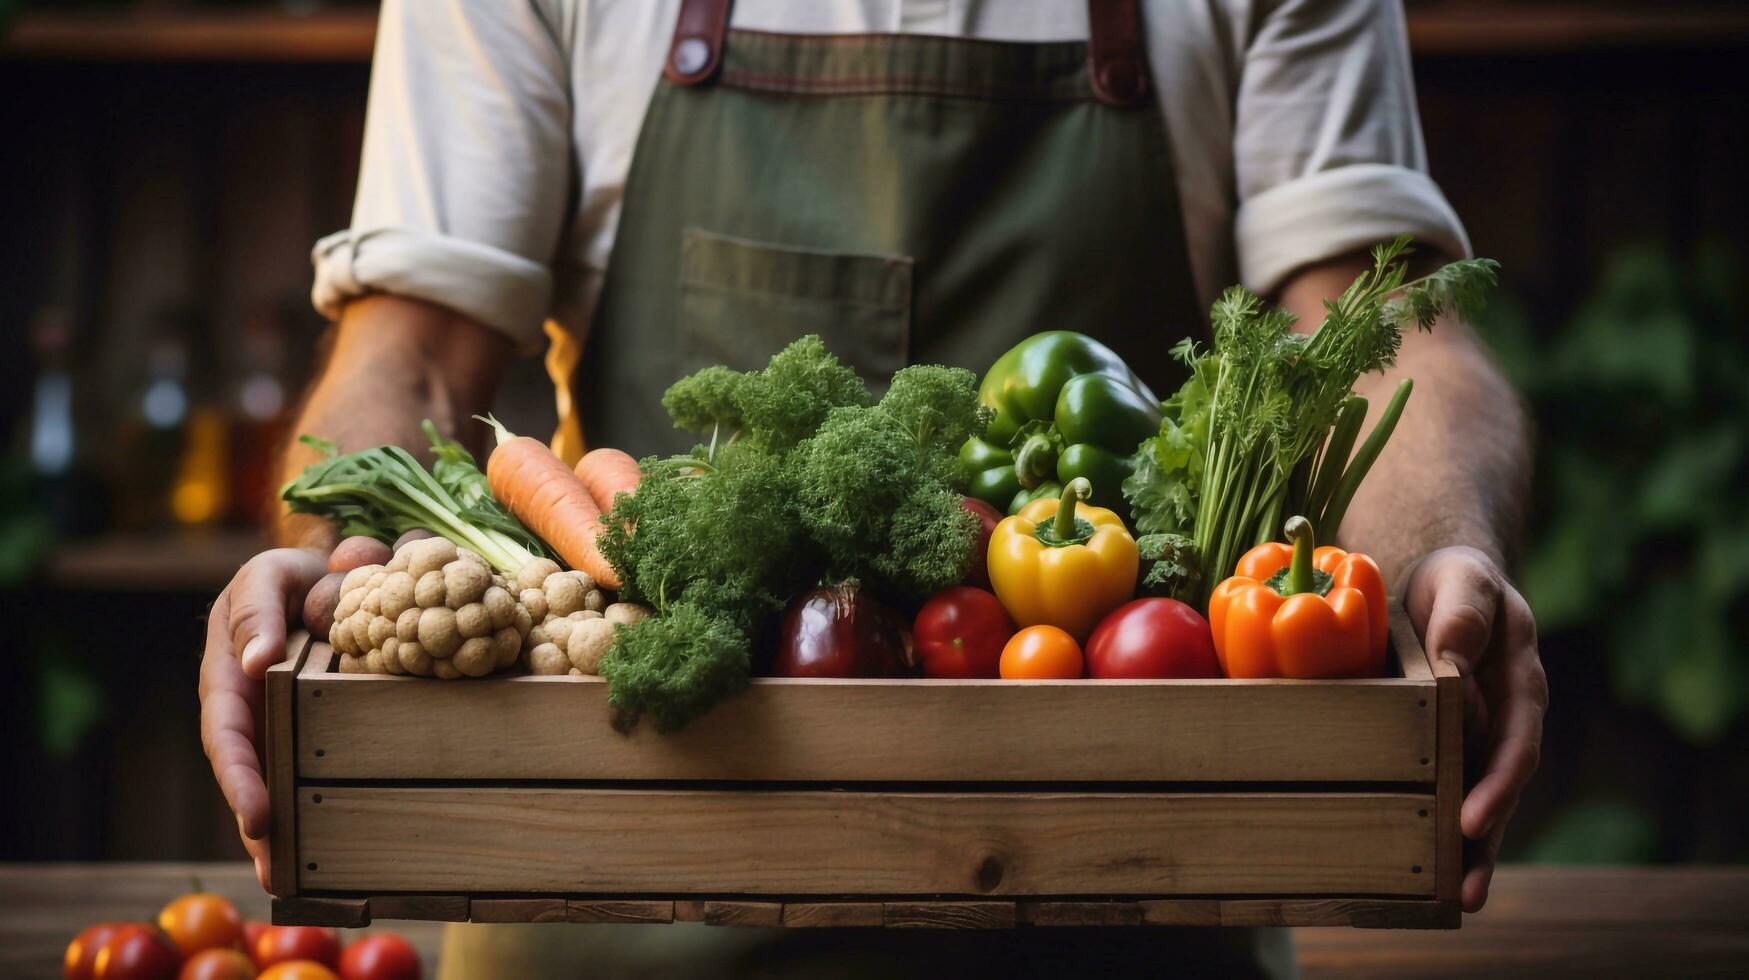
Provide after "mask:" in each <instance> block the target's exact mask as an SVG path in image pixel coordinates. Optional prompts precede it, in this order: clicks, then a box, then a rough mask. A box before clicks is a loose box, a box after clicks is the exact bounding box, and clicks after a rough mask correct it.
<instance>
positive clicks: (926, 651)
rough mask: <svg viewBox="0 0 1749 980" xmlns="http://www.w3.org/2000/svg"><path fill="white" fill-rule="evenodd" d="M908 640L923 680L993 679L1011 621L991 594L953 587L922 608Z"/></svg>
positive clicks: (930, 600) (936, 595)
mask: <svg viewBox="0 0 1749 980" xmlns="http://www.w3.org/2000/svg"><path fill="white" fill-rule="evenodd" d="M979 503H983V501H979ZM986 506H988V505H986ZM912 634H913V635H912V645H913V646H914V647H915V648H916V650H917V656H918V657H919V658H920V659H922V661H923V675H924V676H925V677H959V678H965V677H995V676H997V664H998V663H999V662H1000V661H1001V660H1002V647H1003V645H1004V644H1006V643H1007V642H1008V638H1009V637H1011V636H1013V635H1014V621H1013V620H1011V619H1009V618H1008V611H1007V610H1005V609H1003V608H1002V602H1001V600H999V599H997V598H996V596H995V595H993V594H992V593H989V592H986V591H984V590H983V589H974V588H972V587H971V586H969V585H956V586H954V587H953V588H949V589H942V590H941V591H940V592H937V593H936V594H935V595H933V596H931V597H930V598H929V601H928V602H926V603H924V604H923V608H922V609H920V610H918V612H917V622H916V624H915V626H914V627H913V629H912Z"/></svg>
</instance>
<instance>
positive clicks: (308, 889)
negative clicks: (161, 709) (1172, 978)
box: [266, 606, 1463, 928]
mask: <svg viewBox="0 0 1749 980" xmlns="http://www.w3.org/2000/svg"><path fill="white" fill-rule="evenodd" d="M1391 635H1392V658H1391V664H1392V667H1391V674H1392V675H1393V676H1389V677H1385V678H1379V679H1372V680H1347V681H1288V680H1248V681H1244V680H1208V681H1060V682H1059V681H1040V682H1027V683H1014V682H1005V681H929V680H903V681H889V680H789V679H777V678H771V679H761V680H756V681H754V682H753V684H752V687H751V688H750V689H749V690H748V691H747V692H746V693H745V694H743V695H741V696H739V697H737V698H734V699H733V700H731V701H728V702H725V703H724V704H722V705H720V706H718V707H717V708H716V709H714V710H713V711H711V712H710V713H709V714H708V715H706V716H705V717H704V718H702V719H700V720H698V721H697V722H694V723H693V725H692V726H691V727H689V728H687V729H686V730H685V731H683V732H680V733H677V734H673V735H658V734H656V733H655V732H654V731H653V730H652V728H651V727H650V726H648V725H643V726H639V727H638V728H636V729H635V730H633V731H632V732H631V733H629V734H625V733H621V732H620V731H617V730H615V728H614V727H613V726H612V724H611V723H610V722H611V717H612V712H611V709H610V708H609V707H608V704H607V689H606V685H605V684H604V683H602V682H601V681H600V680H598V679H596V678H593V677H587V678H585V677H507V678H501V679H492V680H484V681H472V682H460V681H434V680H423V679H416V678H409V677H390V676H378V675H367V674H341V673H338V672H336V670H335V658H334V656H333V654H332V652H331V651H330V650H329V648H328V647H327V646H326V645H324V644H321V643H312V642H309V641H308V639H307V638H300V639H297V640H295V641H294V643H293V646H292V656H291V657H290V658H289V659H288V660H287V662H286V663H284V664H281V665H279V666H276V667H274V668H273V669H272V670H271V671H270V672H269V674H268V681H267V718H266V720H267V731H268V738H267V771H268V781H269V790H270V794H271V797H272V802H273V820H274V823H273V892H274V894H275V895H276V896H277V898H276V899H275V902H274V921H276V922H281V923H302V924H312V925H342V926H352V925H360V924H364V923H366V922H368V921H370V920H371V919H373V918H377V919H381V918H413V919H438V920H451V921H465V920H472V921H475V922H545V921H566V922H671V921H676V920H679V921H702V922H708V923H716V924H722V925H765V926H771V925H784V926H795V927H801V926H873V925H882V926H889V927H916V926H924V927H930V926H934V927H971V928H982V927H1011V926H1018V925H1036V926H1068V925H1120V924H1124V925H1353V926H1362V927H1375V928H1390V927H1410V928H1456V927H1457V926H1458V924H1459V913H1458V906H1457V897H1458V883H1459V881H1460V880H1461V877H1462V867H1461V862H1462V848H1461V846H1460V840H1459V831H1458V806H1459V803H1460V800H1461V793H1462V775H1461V774H1462V765H1461V758H1460V752H1461V741H1462V740H1461V725H1462V716H1463V707H1462V691H1461V688H1460V686H1459V681H1458V677H1457V674H1456V671H1455V670H1454V669H1452V668H1451V667H1450V665H1448V664H1445V663H1443V662H1440V663H1431V662H1429V660H1428V658H1427V656H1426V654H1425V652H1424V651H1423V650H1422V649H1421V646H1420V644H1419V642H1417V640H1416V639H1415V636H1414V631H1413V630H1412V629H1410V628H1409V626H1408V624H1407V622H1406V620H1404V619H1403V617H1402V614H1401V611H1400V609H1398V608H1397V607H1395V606H1393V624H1392V632H1391Z"/></svg>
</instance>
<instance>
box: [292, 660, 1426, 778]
mask: <svg viewBox="0 0 1749 980" xmlns="http://www.w3.org/2000/svg"><path fill="white" fill-rule="evenodd" d="M1433 691H1434V684H1433V682H1432V680H1431V679H1429V680H1425V681H1416V680H1410V679H1406V678H1394V679H1381V680H1365V681H1342V682H1335V683H1316V682H1306V681H1268V680H1263V681H1228V680H1222V681H1064V682H1049V681H1046V682H1033V683H1026V684H1016V683H1013V682H1004V681H920V680H906V681H868V680H838V681H833V680H808V681H794V680H780V679H762V680H756V681H754V682H753V685H752V686H751V687H750V688H749V689H748V690H747V691H746V692H745V693H743V694H741V695H739V696H737V697H734V698H731V699H730V700H728V701H726V702H724V703H722V704H720V705H718V706H717V707H715V708H714V709H712V710H711V712H710V713H709V714H707V715H705V716H704V717H703V718H700V719H698V720H697V721H695V722H693V723H692V725H691V726H689V727H688V728H686V729H685V730H684V731H681V732H677V733H673V734H668V735H661V734H657V733H656V732H655V731H654V729H653V727H652V726H650V725H640V726H638V727H637V728H636V729H635V730H634V731H633V732H632V733H631V734H629V735H627V734H622V733H620V732H618V731H616V730H615V729H614V728H613V727H612V725H611V724H610V723H609V717H610V713H611V712H610V709H609V707H608V705H607V685H606V684H604V683H602V682H601V681H599V680H597V679H596V678H580V677H518V678H508V679H503V680H488V681H477V682H468V683H463V682H453V683H438V682H434V681H429V680H423V679H414V678H404V677H388V676H378V675H370V674H325V675H312V674H310V673H307V672H306V673H305V674H304V675H303V677H301V678H300V679H299V684H298V704H297V707H298V732H299V735H298V740H299V753H298V776H299V778H300V779H303V780H318V781H319V780H326V779H441V780H445V781H463V780H487V781H506V780H514V779H550V780H607V779H614V780H618V779H663V780H688V781H693V780H725V781H815V782H849V781H870V782H907V783H913V782H933V781H944V782H969V781H1004V780H1006V781H1023V782H1056V781H1068V780H1086V781H1138V780H1146V781H1181V782H1196V781H1229V782H1231V781H1248V782H1263V781H1310V780H1320V781H1347V782H1425V783H1431V782H1432V781H1433V778H1434V767H1433V766H1432V764H1431V763H1430V762H1425V761H1423V760H1429V759H1431V758H1432V756H1433V754H1434V743H1435V738H1436V733H1435V726H1434V718H1435V711H1434V710H1433V708H1432V707H1431V705H1432V700H1433ZM435 719H442V721H441V722H437V721H435ZM1016 732H1024V733H1026V738H1027V740H1028V742H1029V743H1031V744H1034V745H1038V746H1048V747H1049V751H1029V752H1016V751H1014V742H1013V740H1014V736H1015V733H1016Z"/></svg>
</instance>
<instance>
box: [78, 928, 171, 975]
mask: <svg viewBox="0 0 1749 980" xmlns="http://www.w3.org/2000/svg"><path fill="white" fill-rule="evenodd" d="M181 966H182V954H180V953H178V952H176V946H175V944H173V943H171V942H170V939H169V937H167V936H165V935H164V934H163V933H162V932H159V931H158V929H157V928H156V927H154V926H149V925H147V924H145V923H144V922H129V923H127V924H125V925H123V926H121V927H119V928H117V929H116V930H115V933H114V934H113V935H111V936H110V937H109V941H108V942H106V943H104V944H103V948H102V949H100V950H98V951H97V961H96V962H95V963H94V964H92V970H91V977H92V980H175V978H176V971H177V970H178V969H180V968H181Z"/></svg>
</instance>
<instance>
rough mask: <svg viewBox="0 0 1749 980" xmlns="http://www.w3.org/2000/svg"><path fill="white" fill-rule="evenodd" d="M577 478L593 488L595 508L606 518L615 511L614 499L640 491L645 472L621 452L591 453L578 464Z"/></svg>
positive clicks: (602, 451)
mask: <svg viewBox="0 0 1749 980" xmlns="http://www.w3.org/2000/svg"><path fill="white" fill-rule="evenodd" d="M576 472H577V478H578V479H579V480H582V481H583V485H584V486H587V487H588V488H589V496H591V497H593V498H595V506H597V507H599V508H601V512H602V513H603V514H605V513H607V512H608V511H610V510H612V509H613V498H614V497H617V496H619V495H620V494H622V493H631V492H633V491H635V490H637V489H638V481H639V480H640V479H642V478H643V475H644V474H643V471H642V470H640V469H638V461H637V460H635V459H633V458H632V457H631V456H630V455H628V454H626V453H623V452H620V451H619V450H617V449H608V448H606V447H603V448H601V449H591V450H590V451H589V452H588V453H587V454H586V455H585V456H584V457H583V458H582V459H580V460H578V461H577V471H576Z"/></svg>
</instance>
